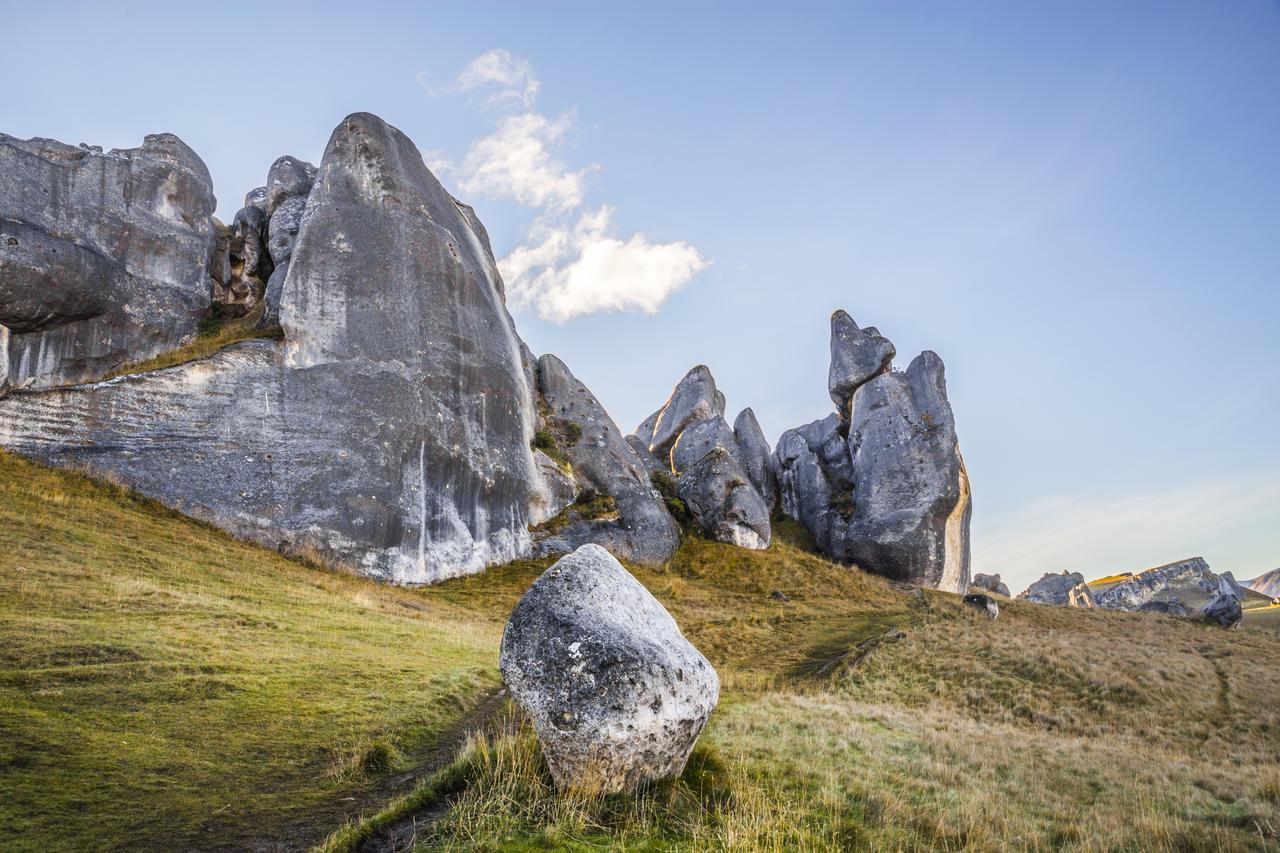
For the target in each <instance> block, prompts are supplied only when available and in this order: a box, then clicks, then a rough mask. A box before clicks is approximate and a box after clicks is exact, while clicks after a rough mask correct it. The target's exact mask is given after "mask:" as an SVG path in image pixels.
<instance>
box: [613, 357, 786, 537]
mask: <svg viewBox="0 0 1280 853" xmlns="http://www.w3.org/2000/svg"><path fill="white" fill-rule="evenodd" d="M724 408H725V396H724V394H723V393H721V391H720V390H719V389H717V388H716V383H715V379H714V377H712V375H711V371H710V370H709V369H708V368H707V367H706V366H705V365H701V364H700V365H698V366H696V367H694V368H693V369H692V370H690V371H689V372H688V373H687V374H685V376H684V378H682V379H681V380H680V381H679V382H678V383H676V386H675V388H674V389H673V390H672V392H671V396H670V398H668V400H667V402H666V403H665V404H664V405H663V406H662V407H661V408H660V409H658V411H656V412H654V413H653V414H652V415H650V416H649V417H648V418H645V420H644V421H643V422H642V423H641V424H640V426H638V427H636V432H635V433H634V435H633V436H632V438H633V439H634V440H635V442H636V443H637V445H638V446H647V447H648V449H649V452H650V454H651V456H652V457H653V458H655V459H656V460H658V463H659V465H660V466H661V468H662V470H663V473H665V474H669V475H672V476H674V477H675V478H676V479H675V483H676V491H677V493H678V495H679V497H680V500H681V501H683V502H684V504H685V507H686V508H687V509H688V511H689V513H690V515H691V516H692V518H693V521H694V523H695V524H696V525H697V527H698V528H699V529H700V530H701V531H702V533H703V534H704V535H706V536H708V537H710V538H712V539H715V540H717V541H719V542H727V543H730V544H733V545H738V546H740V547H743V548H754V549H762V548H767V547H769V542H770V540H771V538H772V535H773V533H772V528H771V520H770V514H771V510H772V506H773V503H772V500H773V495H772V493H771V491H770V492H769V493H768V494H769V497H768V499H766V496H765V495H766V491H765V490H766V489H770V490H771V488H772V486H773V482H774V481H773V477H772V470H771V466H769V465H768V458H769V457H768V453H769V445H768V443H767V442H766V441H765V439H764V434H763V433H762V432H761V431H760V425H759V424H758V423H756V420H755V415H754V414H753V413H751V410H750V409H747V410H746V411H745V412H743V414H741V415H739V416H738V420H737V422H736V426H737V428H736V429H731V428H730V427H729V424H728V423H727V422H726V421H725V419H724ZM752 471H754V475H753V474H752V473H751V472H752ZM651 472H652V468H651Z"/></svg>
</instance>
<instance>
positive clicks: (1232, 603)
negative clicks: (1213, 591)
mask: <svg viewBox="0 0 1280 853" xmlns="http://www.w3.org/2000/svg"><path fill="white" fill-rule="evenodd" d="M1200 612H1201V614H1202V615H1203V616H1204V617H1205V618H1206V619H1211V620H1213V621H1214V622H1216V623H1217V624H1218V626H1219V627H1221V628H1235V627H1236V626H1237V625H1239V624H1240V620H1241V619H1243V618H1244V609H1243V608H1242V607H1241V606H1240V599H1238V598H1236V597H1235V596H1234V595H1232V594H1230V593H1227V594H1220V595H1216V596H1214V597H1213V600H1212V601H1210V602H1209V603H1208V604H1206V605H1205V606H1204V608H1203V609H1202V610H1201V611H1200Z"/></svg>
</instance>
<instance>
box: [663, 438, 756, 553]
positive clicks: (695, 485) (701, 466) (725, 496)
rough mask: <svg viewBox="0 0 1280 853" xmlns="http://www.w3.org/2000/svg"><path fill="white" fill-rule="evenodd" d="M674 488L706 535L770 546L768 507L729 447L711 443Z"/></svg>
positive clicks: (746, 545) (744, 544) (752, 545)
mask: <svg viewBox="0 0 1280 853" xmlns="http://www.w3.org/2000/svg"><path fill="white" fill-rule="evenodd" d="M676 491H677V493H678V494H679V495H680V500H682V501H684V503H685V506H686V507H687V508H688V510H689V513H690V514H691V515H692V516H693V520H694V521H695V522H696V523H697V524H698V526H699V527H701V528H702V531H703V533H705V534H706V535H707V536H708V537H710V538H712V539H714V540H716V541H717V542H727V543H729V544H730V545H737V546H738V547H740V548H752V549H756V550H760V549H764V548H768V547H769V541H770V539H771V538H772V529H771V527H770V523H769V509H768V507H766V506H765V504H764V500H763V499H762V498H761V497H760V493H759V492H757V491H756V490H755V487H754V486H752V485H751V482H750V480H749V479H748V478H747V473H746V472H745V471H743V470H742V466H741V465H739V464H738V461H737V459H735V458H734V456H733V454H732V453H730V452H729V451H728V450H725V449H724V448H722V447H714V448H712V449H711V450H710V451H709V452H708V453H707V454H706V455H705V456H703V457H702V458H700V459H699V460H698V461H697V462H695V463H693V464H692V465H690V466H689V467H688V468H686V469H685V470H684V471H683V472H682V473H681V474H680V476H679V478H678V479H677V480H676Z"/></svg>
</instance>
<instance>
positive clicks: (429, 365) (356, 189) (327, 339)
mask: <svg viewBox="0 0 1280 853" xmlns="http://www.w3.org/2000/svg"><path fill="white" fill-rule="evenodd" d="M2 185H3V186H8V182H4V183H3V184H2ZM144 198H150V196H144ZM209 210H210V211H211V210H212V198H210V199H209ZM247 216H250V215H247ZM247 221H248V219H247V217H246V222H247ZM210 239H212V235H210ZM157 251H159V252H161V254H160V255H159V258H160V259H164V258H167V257H168V255H166V254H164V252H165V251H166V250H164V249H158V250H157ZM155 263H156V266H157V268H159V267H162V266H163V264H162V263H161V262H160V261H156V262H155ZM207 265H208V257H207V256H205V257H203V259H202V260H201V262H200V268H201V269H200V272H201V275H202V276H204V278H203V279H202V285H201V286H202V288H204V289H205V292H206V294H207V287H208V279H207V272H206V267H207ZM494 269H495V266H494V263H493V259H492V257H490V256H489V255H488V254H487V253H486V251H485V249H484V242H483V241H482V239H481V237H480V235H478V234H476V233H475V231H474V230H473V228H472V225H471V223H470V221H469V220H468V219H467V217H466V216H464V214H463V213H462V211H460V210H459V208H458V206H457V205H456V204H455V203H454V200H453V198H452V197H451V196H450V195H449V194H448V193H447V192H446V191H445V190H444V188H443V187H441V186H440V184H439V182H438V181H436V179H435V178H434V176H432V175H431V173H430V172H429V171H428V170H427V168H426V166H425V165H424V164H423V162H422V157H421V155H420V154H419V152H418V148H417V147H416V146H415V145H414V144H413V143H412V142H411V141H410V140H409V139H408V138H407V137H406V136H404V134H402V133H401V132H400V131H398V130H396V129H395V128H393V127H391V126H390V125H388V124H387V123H385V122H383V121H382V120H381V119H379V118H377V117H376V116H372V115H369V114H367V113H357V114H355V115H352V116H349V117H348V118H346V119H345V120H343V122H342V123H341V124H340V125H339V126H338V127H337V129H335V131H334V133H333V136H332V137H331V139H330V141H329V144H328V147H327V148H326V151H325V155H324V160H323V161H322V163H321V167H320V180H319V181H318V183H317V186H316V187H315V190H314V192H313V194H312V196H311V203H310V206H309V208H308V211H307V217H306V218H305V221H304V222H303V224H302V228H301V231H300V232H299V234H298V237H297V241H296V244H295V246H294V249H293V253H292V256H291V259H290V268H289V272H288V275H287V276H286V277H285V280H284V283H283V289H282V294H281V300H280V319H281V326H282V331H283V335H284V340H283V342H282V343H278V342H275V341H270V340H256V341H247V342H243V343H240V344H235V345H233V346H231V347H228V348H226V349H224V350H222V351H221V352H219V353H218V354H216V355H215V356H212V357H209V358H206V359H201V360H198V361H192V362H188V363H186V364H183V365H180V366H178V367H174V368H170V369H167V370H159V371H152V372H149V373H143V374H137V375H134V376H130V377H127V378H125V379H119V380H115V381H113V382H109V383H101V384H95V385H79V386H75V387H72V388H66V389H61V390H51V391H44V392H41V393H36V394H23V395H11V396H10V397H8V398H6V399H4V400H0V446H4V447H8V448H11V449H14V450H16V451H18V452H21V453H22V454H24V455H26V456H30V457H34V458H37V459H40V460H43V461H46V462H51V463H58V464H66V465H73V466H84V467H92V469H93V470H95V471H97V472H100V473H103V474H105V475H108V476H111V477H113V478H114V479H117V480H119V481H120V482H123V483H125V484H127V485H129V486H132V487H133V488H135V489H137V490H138V491H139V492H141V493H143V494H146V495H149V496H151V497H153V498H156V499H158V500H160V501H162V502H164V503H166V504H168V505H169V506H172V507H175V508H179V509H181V510H182V511H183V512H185V513H187V514H189V515H193V516H196V517H198V518H201V519H203V520H205V521H208V522H210V523H212V524H214V525H216V526H218V527H221V528H223V529H225V530H229V531H231V532H233V533H235V534H236V535H239V536H242V537H244V538H246V539H250V540H252V541H254V542H258V543H260V544H263V545H266V546H268V547H272V548H280V549H281V550H284V551H288V552H295V553H305V554H308V555H310V556H312V557H315V558H316V559H321V560H326V561H332V562H334V563H338V564H342V565H345V566H349V567H351V568H353V569H355V570H357V571H359V572H361V573H362V574H365V575H368V576H372V577H376V578H381V579H386V580H392V581H398V582H403V583H427V582H432V581H436V580H441V579H443V578H447V577H454V576H457V575H461V574H467V573H472V572H478V571H481V570H482V569H484V568H485V566H487V565H491V564H494V563H504V562H508V561H510V560H512V559H515V558H517V557H522V556H525V555H527V554H528V553H529V552H530V550H531V548H532V537H531V536H530V533H529V529H528V526H529V521H530V518H531V514H532V510H533V507H534V505H535V504H536V503H537V502H538V501H539V500H542V499H543V497H542V496H543V495H544V494H545V490H544V489H543V484H542V477H541V475H540V472H539V470H538V465H537V463H536V462H535V459H534V454H533V451H532V449H531V447H530V443H531V441H532V439H533V433H534V423H535V417H536V414H535V410H534V402H533V392H532V389H531V388H530V387H529V383H528V379H527V376H528V374H527V372H526V369H525V365H524V362H523V347H522V343H521V341H520V340H519V338H518V337H517V335H516V332H515V327H514V325H513V323H512V321H511V318H510V316H509V314H508V313H507V310H506V306H505V304H504V302H503V299H502V295H501V287H500V285H499V283H498V281H497V280H496V279H495V278H494V277H493V274H494V273H493V271H494ZM19 397H21V399H18V398H19Z"/></svg>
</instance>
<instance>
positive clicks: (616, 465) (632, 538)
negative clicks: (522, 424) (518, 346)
mask: <svg viewBox="0 0 1280 853" xmlns="http://www.w3.org/2000/svg"><path fill="white" fill-rule="evenodd" d="M538 390H539V392H540V394H541V396H542V400H543V401H544V403H545V404H546V407H547V409H548V411H549V415H548V421H549V424H548V425H549V426H551V427H553V429H554V428H565V429H567V427H568V425H570V424H573V425H576V427H577V428H578V429H579V430H581V435H580V436H579V437H578V439H577V440H576V441H573V442H568V441H566V442H565V445H566V446H564V447H563V448H561V451H562V452H563V453H564V455H565V456H566V457H567V458H568V460H569V463H570V465H571V466H572V469H573V475H574V478H575V480H576V481H577V483H578V487H579V489H590V490H592V491H593V492H595V493H598V494H601V495H609V496H610V497H612V498H613V499H614V502H615V503H616V505H617V510H618V511H617V518H605V519H598V520H580V521H576V522H574V523H572V524H569V525H568V526H567V527H565V528H563V529H561V530H559V531H556V533H555V534H554V535H552V536H551V537H550V538H547V539H544V540H543V541H541V542H539V545H538V550H539V553H560V552H564V551H569V550H573V549H574V548H577V547H578V546H579V545H581V544H583V543H584V542H595V543H597V544H601V545H604V546H605V547H607V548H608V549H609V550H610V551H612V552H613V553H615V554H617V555H619V556H620V557H623V558H624V559H628V560H632V561H635V562H638V563H647V564H651V565H654V564H660V563H664V562H666V561H667V560H669V559H671V556H672V555H673V554H674V553H675V551H676V549H677V548H678V547H679V546H680V528H679V525H677V524H676V522H675V519H673V518H672V517H671V514H670V513H669V512H667V508H666V506H665V504H664V503H663V501H662V497H661V495H659V494H658V492H657V491H656V490H655V489H654V488H653V485H652V483H651V482H650V478H649V469H648V468H646V466H645V463H644V461H643V460H642V459H641V458H640V457H639V456H638V455H637V454H636V452H635V451H634V450H633V449H632V448H631V446H630V445H629V444H628V443H627V441H626V440H625V439H624V438H623V437H622V433H621V431H620V430H619V429H618V427H617V425H616V424H614V422H613V419H612V418H610V417H609V415H608V413H607V412H605V410H604V407H603V406H602V405H600V402H599V401H598V400H597V399H596V398H595V395H594V394H592V393H591V391H590V390H588V389H587V387H586V386H585V385H583V384H582V383H581V382H580V381H578V379H577V377H575V376H574V375H573V373H571V372H570V371H569V368H568V367H567V366H566V365H565V364H564V362H562V361H561V360H560V359H558V358H556V357H555V356H554V355H550V354H548V355H544V356H542V358H540V359H538ZM565 429H561V431H562V432H563V431H565Z"/></svg>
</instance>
